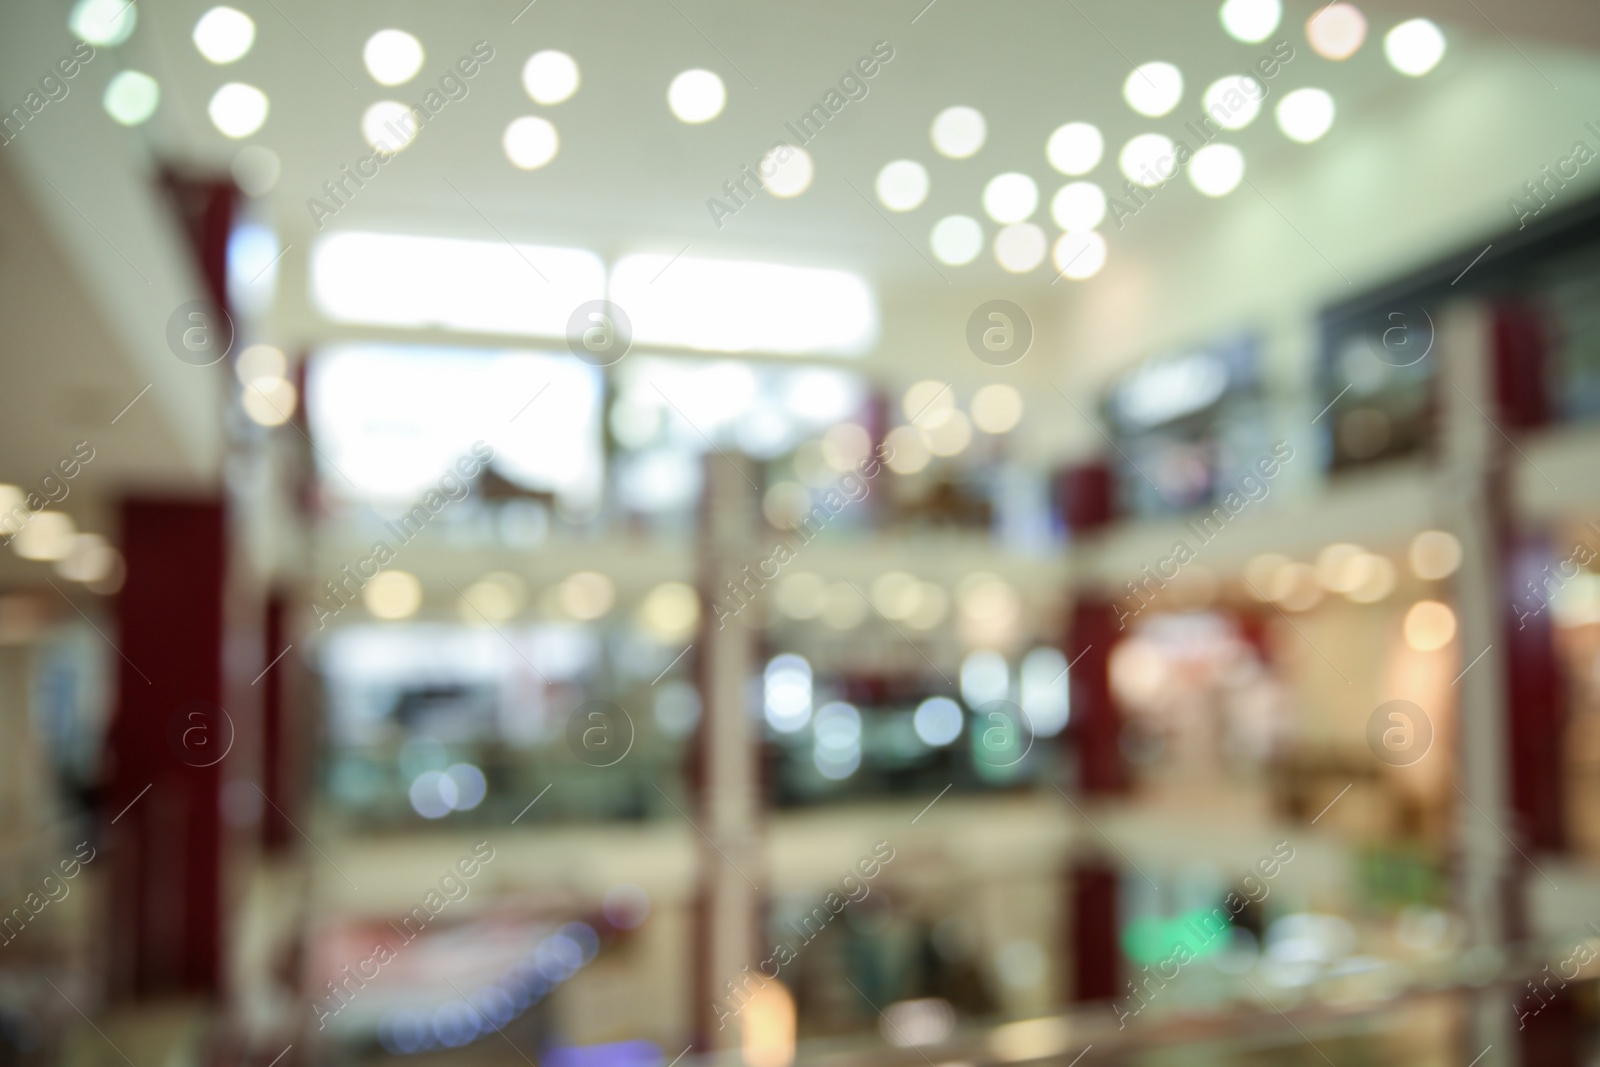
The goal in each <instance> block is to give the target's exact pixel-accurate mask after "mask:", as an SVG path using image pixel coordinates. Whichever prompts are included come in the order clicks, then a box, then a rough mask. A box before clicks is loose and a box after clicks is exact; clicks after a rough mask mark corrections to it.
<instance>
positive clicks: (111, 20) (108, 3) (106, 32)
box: [67, 0, 139, 48]
mask: <svg viewBox="0 0 1600 1067" xmlns="http://www.w3.org/2000/svg"><path fill="white" fill-rule="evenodd" d="M138 21H139V10H138V7H137V6H136V5H135V4H133V3H131V2H129V0H78V2H77V3H76V4H74V5H73V6H72V13H71V14H70V15H68V16H67V28H68V29H70V30H71V31H72V32H73V34H74V35H75V36H76V37H77V38H78V39H79V40H82V41H87V42H88V43H89V44H92V45H97V46H99V47H101V48H115V47H116V46H117V45H119V44H121V43H122V42H123V41H126V40H127V39H128V38H129V37H130V36H132V34H133V28H134V26H135V25H137V24H138Z"/></svg>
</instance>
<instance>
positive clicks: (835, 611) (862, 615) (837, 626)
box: [821, 582, 867, 630]
mask: <svg viewBox="0 0 1600 1067" xmlns="http://www.w3.org/2000/svg"><path fill="white" fill-rule="evenodd" d="M827 595H828V599H827V601H826V603H825V604H824V605H823V608H822V612H821V614H822V622H823V624H824V625H826V626H827V627H828V628H829V629H833V630H854V629H855V628H856V627H857V626H860V625H861V624H862V623H863V622H865V621H866V620H867V602H866V601H865V600H864V599H862V596H861V594H860V593H858V592H856V590H855V587H854V586H852V585H851V584H850V583H849V582H834V583H833V584H832V585H830V586H828V594H827Z"/></svg>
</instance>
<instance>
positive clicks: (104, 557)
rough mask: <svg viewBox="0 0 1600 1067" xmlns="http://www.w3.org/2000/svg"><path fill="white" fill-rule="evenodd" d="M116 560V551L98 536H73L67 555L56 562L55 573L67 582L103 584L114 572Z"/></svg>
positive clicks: (82, 534) (86, 534) (92, 534)
mask: <svg viewBox="0 0 1600 1067" xmlns="http://www.w3.org/2000/svg"><path fill="white" fill-rule="evenodd" d="M117 559H118V552H117V550H116V549H115V548H112V547H111V544H110V542H108V541H107V540H106V539H105V538H104V537H101V536H100V535H99V534H94V533H80V534H74V535H73V536H72V541H71V543H70V544H69V546H68V548H67V554H66V555H65V556H63V557H61V558H60V559H58V560H56V565H55V567H56V573H57V574H59V575H61V577H63V578H65V579H67V581H69V582H103V581H105V580H106V579H107V578H109V577H110V576H111V574H112V572H113V571H115V570H116V566H117Z"/></svg>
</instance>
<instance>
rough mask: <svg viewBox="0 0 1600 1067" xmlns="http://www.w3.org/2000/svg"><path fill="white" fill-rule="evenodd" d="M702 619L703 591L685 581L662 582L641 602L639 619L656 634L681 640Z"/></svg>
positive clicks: (663, 638)
mask: <svg viewBox="0 0 1600 1067" xmlns="http://www.w3.org/2000/svg"><path fill="white" fill-rule="evenodd" d="M699 621H700V594H699V593H697V592H695V589H694V586H692V585H689V584H687V583H685V582H662V583H661V584H660V585H658V586H656V587H655V588H654V589H652V590H650V592H649V593H648V594H646V596H645V598H644V600H643V601H642V602H641V603H640V604H639V623H640V624H641V625H642V626H643V627H644V628H645V629H646V630H647V631H649V632H650V634H651V635H652V636H654V637H657V638H659V639H661V640H663V641H677V640H681V639H683V638H685V637H688V636H689V635H690V634H692V633H693V632H694V628H695V625H696V624H697V623H698V622H699Z"/></svg>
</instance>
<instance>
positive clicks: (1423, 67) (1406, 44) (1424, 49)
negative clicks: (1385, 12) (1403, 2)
mask: <svg viewBox="0 0 1600 1067" xmlns="http://www.w3.org/2000/svg"><path fill="white" fill-rule="evenodd" d="M1383 54H1384V56H1385V57H1387V58H1388V60H1389V65H1390V66H1391V67H1393V68H1394V69H1395V70H1398V71H1399V72H1400V73H1401V74H1407V75H1410V76H1411V77H1413V78H1420V77H1422V76H1423V75H1424V74H1426V73H1428V71H1430V70H1432V69H1433V68H1434V67H1436V66H1438V65H1439V60H1441V59H1443V58H1444V34H1443V32H1441V31H1440V29H1439V27H1438V26H1436V25H1434V24H1433V23H1432V22H1430V21H1428V20H1427V19H1410V20H1408V21H1406V22H1402V23H1401V24H1400V25H1398V26H1396V27H1395V28H1394V29H1392V30H1390V31H1389V32H1388V33H1387V34H1385V35H1384V38H1383Z"/></svg>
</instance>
